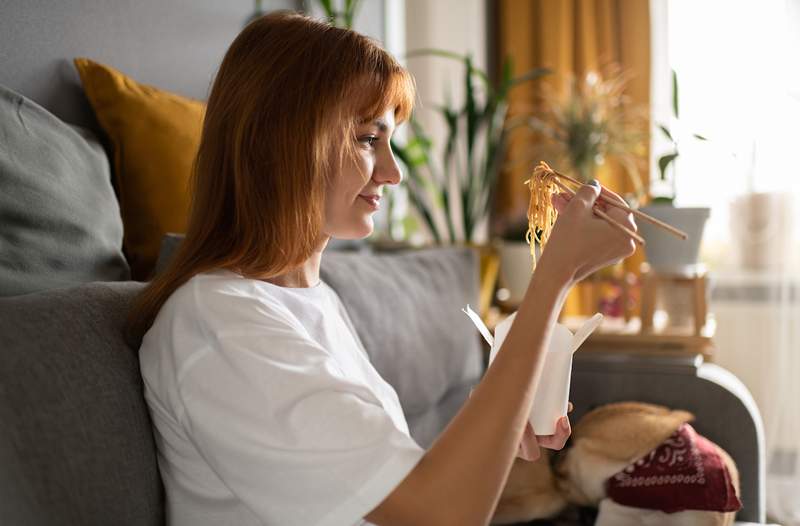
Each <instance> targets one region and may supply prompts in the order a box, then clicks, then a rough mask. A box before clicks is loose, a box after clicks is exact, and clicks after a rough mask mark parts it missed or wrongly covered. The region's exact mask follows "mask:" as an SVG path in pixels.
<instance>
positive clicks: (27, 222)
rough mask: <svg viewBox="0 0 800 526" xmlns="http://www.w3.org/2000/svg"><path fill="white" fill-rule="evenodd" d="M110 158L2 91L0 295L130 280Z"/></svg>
mask: <svg viewBox="0 0 800 526" xmlns="http://www.w3.org/2000/svg"><path fill="white" fill-rule="evenodd" d="M109 173H110V172H109V164H108V158H107V157H106V154H105V152H104V151H103V148H102V146H101V145H100V144H99V143H98V142H97V141H95V140H93V139H92V138H90V136H89V133H88V132H86V131H83V130H81V129H79V128H73V127H70V126H69V125H67V124H66V123H64V122H62V121H61V120H59V119H58V118H57V117H55V116H54V115H52V114H51V113H49V112H48V111H47V110H45V109H44V108H42V107H41V106H39V105H38V104H36V103H34V102H33V101H31V100H29V99H27V98H25V97H23V96H21V95H19V94H17V93H15V92H13V91H11V90H9V89H7V88H5V87H3V86H0V296H14V295H18V294H26V293H29V292H34V291H38V290H44V289H51V288H57V287H64V286H69V285H73V284H77V283H83V282H89V281H118V280H125V279H128V278H129V275H130V272H129V270H128V264H127V263H126V261H125V258H124V256H123V254H122V220H121V219H120V214H119V205H118V204H117V199H116V197H115V195H114V190H113V189H112V187H111V180H110V175H109Z"/></svg>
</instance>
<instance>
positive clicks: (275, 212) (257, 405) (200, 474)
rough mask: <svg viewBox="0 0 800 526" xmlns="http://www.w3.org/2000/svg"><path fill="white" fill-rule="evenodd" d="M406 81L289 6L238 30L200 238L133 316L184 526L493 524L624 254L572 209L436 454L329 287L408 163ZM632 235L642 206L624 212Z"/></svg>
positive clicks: (588, 192)
mask: <svg viewBox="0 0 800 526" xmlns="http://www.w3.org/2000/svg"><path fill="white" fill-rule="evenodd" d="M413 96H414V90H413V82H412V79H411V78H410V76H409V74H408V72H406V71H405V70H404V69H403V68H402V67H400V66H399V65H398V64H397V63H396V62H395V61H394V60H393V59H392V58H391V57H390V56H389V55H388V54H387V53H386V52H385V51H383V50H382V49H381V48H380V47H379V46H378V45H376V44H375V43H374V42H372V41H370V40H369V39H367V38H365V37H363V36H361V35H359V34H357V33H355V32H353V31H348V30H344V29H338V28H334V27H331V26H329V25H326V24H324V23H321V22H317V21H313V20H311V19H308V18H305V17H303V16H300V15H294V14H286V13H283V14H274V15H269V16H266V17H263V18H261V19H259V20H256V21H255V22H253V23H252V24H250V25H249V26H248V27H247V28H245V29H244V31H243V32H242V33H241V34H240V35H239V36H238V37H237V38H236V40H235V41H234V42H233V44H232V45H231V47H230V49H229V50H228V52H227V54H226V56H225V58H224V60H223V62H222V65H221V66H220V69H219V72H218V74H217V77H216V80H215V82H214V85H213V87H212V90H211V94H210V97H209V101H208V109H207V113H206V117H205V123H204V127H203V136H202V141H201V145H200V149H199V152H198V156H197V162H196V166H195V178H194V189H193V190H194V191H193V199H194V201H193V207H192V213H191V219H190V223H189V227H188V232H187V234H186V239H185V241H184V242H183V244H182V245H181V248H180V249H179V251H178V253H177V254H176V256H175V257H174V258H173V261H172V262H171V264H170V266H169V267H168V269H167V270H166V271H165V272H163V273H162V274H160V275H159V276H157V277H156V278H155V279H154V280H153V281H152V282H151V283H150V284H149V285H148V287H147V288H146V289H145V290H144V291H143V293H142V294H141V296H140V297H139V298H138V301H137V303H136V305H135V306H134V309H133V311H132V312H131V317H130V326H131V329H132V330H133V331H134V333H135V334H138V335H144V336H143V341H142V345H141V349H140V360H141V370H142V375H143V378H144V383H145V394H146V397H147V401H148V404H149V407H150V411H151V415H152V419H153V424H154V427H155V437H156V443H157V446H158V452H159V467H160V470H161V474H162V477H163V480H164V485H165V489H166V498H167V512H168V521H169V522H170V523H172V524H186V525H204V524H209V525H210V524H237V525H247V524H253V525H255V524H274V525H280V526H285V525H295V524H296V525H304V526H309V525H350V524H360V523H361V522H362V520H367V521H369V522H371V523H375V524H381V525H384V524H385V525H415V526H420V525H426V524H432V525H444V524H459V525H465V524H486V523H488V522H489V520H490V519H491V517H492V513H493V510H494V508H495V506H496V504H497V501H498V498H499V496H500V493H501V490H502V488H503V485H504V482H505V480H506V477H507V476H508V473H509V470H510V469H511V464H512V462H513V460H514V457H515V455H517V454H518V452H519V450H520V444H521V443H522V444H523V445H524V446H525V447H524V448H523V449H524V450H525V451H527V453H528V455H529V456H533V457H535V456H536V455H537V453H538V446H539V445H542V446H544V447H551V448H560V447H562V446H563V444H564V441H565V440H566V438H567V437H568V435H569V432H570V431H569V423H568V421H567V419H566V418H564V419H562V421H561V422H560V425H559V430H558V432H557V433H556V434H555V435H553V436H548V437H535V436H534V435H533V433H532V432H528V433H526V435H525V436H526V438H524V439H523V434H524V432H525V430H526V421H527V415H528V414H529V412H530V408H531V405H532V404H534V403H536V401H535V400H534V399H533V393H534V389H535V386H536V383H537V378H538V375H539V371H540V368H541V363H542V357H543V350H544V349H545V348H546V345H547V342H548V340H549V338H550V333H551V329H552V327H553V324H554V322H555V319H556V316H557V313H558V311H559V309H560V307H561V305H562V302H563V300H564V296H565V294H566V293H567V290H568V289H569V287H570V286H571V285H572V284H573V283H574V282H575V281H576V280H578V279H580V278H581V277H583V276H585V275H587V274H588V273H590V272H592V271H593V270H595V269H597V268H599V267H602V266H604V265H607V264H609V263H611V262H613V261H616V260H619V259H620V258H622V257H625V256H627V255H629V254H630V253H631V252H632V251H633V249H634V247H633V245H632V242H631V241H630V240H629V239H627V238H626V237H625V236H624V235H621V234H619V233H618V232H617V231H616V230H614V229H612V228H610V227H609V226H608V225H607V224H606V223H605V222H604V221H602V220H599V219H597V218H596V217H594V216H593V214H592V206H593V204H594V201H595V199H596V197H597V195H598V192H599V185H594V186H591V185H587V186H585V187H584V188H582V189H581V190H580V192H578V194H577V196H576V197H575V198H573V199H572V200H571V201H569V202H567V201H566V200H565V199H564V198H562V197H557V198H556V199H555V204H556V206H557V207H558V209H559V211H560V216H559V219H558V222H557V224H556V227H555V229H554V231H553V234H552V236H551V238H550V242H549V245H548V248H547V251H546V252H545V254H544V255H543V256H542V258H541V260H540V262H539V264H538V268H537V270H536V273H535V275H534V276H533V279H532V281H531V284H530V287H529V289H528V292H527V294H526V296H525V299H524V301H523V303H522V305H521V307H520V309H519V312H518V314H517V318H516V322H515V324H514V326H513V328H512V329H511V332H510V334H509V335H508V337H507V339H506V341H505V343H504V344H503V349H502V351H501V352H500V354H499V356H498V357H497V359H496V360H495V362H494V364H493V366H492V367H491V369H490V370H489V371H488V372H487V373H486V375H485V377H484V378H483V380H482V381H481V382H480V384H479V385H478V386H477V387H476V388H475V390H474V392H473V394H472V396H471V397H470V399H469V400H468V401H466V402H465V404H464V406H463V408H462V409H461V410H460V412H459V413H458V414H457V416H456V417H455V418H454V419H453V421H452V422H451V423H450V425H449V426H448V427H447V428H446V429H445V430H444V431H443V433H442V434H441V436H440V437H439V438H438V439H437V440H436V442H435V443H434V444H433V445H432V447H431V448H430V449H429V450H428V451H423V450H422V449H421V448H420V447H419V446H418V445H417V444H416V443H415V442H414V441H413V440H412V439H411V438H410V437H409V435H408V427H407V425H406V422H405V419H404V416H403V412H402V410H401V408H400V405H399V403H398V400H397V396H396V394H395V392H394V390H393V389H392V388H391V387H390V386H389V385H388V384H387V383H386V382H384V381H383V380H382V379H381V378H380V376H379V375H378V373H377V372H376V371H375V369H374V368H373V367H372V365H371V364H370V363H369V361H368V358H367V357H366V354H365V352H364V350H363V348H362V347H361V344H360V342H359V340H358V337H357V336H356V334H355V332H354V331H353V327H352V324H351V323H350V320H349V319H348V316H347V313H346V312H345V310H344V308H343V307H342V304H341V302H340V301H339V299H338V298H337V296H336V294H335V293H334V292H333V290H332V289H330V288H329V287H328V286H327V285H326V284H324V283H322V282H321V281H320V279H319V267H320V259H321V257H322V254H323V250H324V248H325V245H326V243H327V242H328V240H329V239H331V238H332V237H337V238H345V239H353V238H362V237H364V236H367V235H368V234H369V233H370V232H371V231H372V228H373V223H372V215H373V213H374V212H375V211H376V210H377V208H378V205H379V202H380V199H381V194H382V192H383V191H384V189H385V187H386V186H387V185H394V184H397V183H398V182H399V181H400V178H401V174H400V169H399V168H398V166H397V164H396V163H395V160H394V158H393V156H392V152H391V149H390V146H389V139H390V137H391V135H392V133H393V131H394V130H395V128H396V126H397V125H398V123H399V122H401V121H402V120H403V119H405V118H406V117H407V116H408V114H409V112H410V110H411V105H412V101H413ZM608 213H609V214H611V215H613V216H615V218H616V219H617V220H618V221H623V222H626V221H627V223H628V224H629V226H630V227H631V228H635V225H634V223H633V220H632V218H630V217H627V216H626V215H625V214H623V213H620V212H619V211H618V210H617V209H610V210H608Z"/></svg>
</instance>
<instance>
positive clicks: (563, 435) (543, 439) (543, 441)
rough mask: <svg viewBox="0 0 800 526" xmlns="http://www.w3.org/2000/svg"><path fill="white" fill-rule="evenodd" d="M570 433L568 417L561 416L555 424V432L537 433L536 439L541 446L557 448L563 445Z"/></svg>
mask: <svg viewBox="0 0 800 526" xmlns="http://www.w3.org/2000/svg"><path fill="white" fill-rule="evenodd" d="M571 433H572V428H571V427H570V424H569V418H568V417H566V416H562V417H561V418H560V419H559V420H558V424H556V432H555V433H554V434H552V435H537V437H536V441H537V442H538V444H539V445H540V446H541V447H544V448H547V449H556V450H558V449H562V448H563V447H564V445H565V444H566V443H567V439H569V436H570V434H571Z"/></svg>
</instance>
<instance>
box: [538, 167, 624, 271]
mask: <svg viewBox="0 0 800 526" xmlns="http://www.w3.org/2000/svg"><path fill="white" fill-rule="evenodd" d="M594 183H595V184H597V186H595V185H594V184H587V185H583V186H582V187H581V188H580V190H578V192H577V193H576V194H575V195H574V196H573V197H572V198H571V199H570V198H569V196H568V195H566V194H554V195H553V206H555V208H556V210H557V211H558V219H557V220H556V224H555V226H554V227H553V231H552V233H551V234H550V239H549V240H548V243H547V246H546V247H545V249H544V252H543V254H542V256H541V259H540V265H542V266H545V267H549V268H550V269H551V270H552V271H554V272H567V279H570V280H571V282H572V283H574V282H577V281H580V280H581V279H583V278H585V277H586V276H588V275H589V274H591V273H592V272H594V271H596V270H598V269H600V268H602V267H605V266H607V265H610V264H612V263H615V262H617V261H619V260H621V259H624V258H626V257H628V256H630V255H631V254H633V252H634V251H635V250H636V244H635V242H634V241H633V240H632V239H631V238H630V237H629V236H627V235H625V234H624V233H622V232H620V231H619V230H617V229H615V228H613V227H612V226H611V225H609V224H608V223H607V222H606V221H605V220H604V219H601V218H600V217H598V216H596V215H595V214H594V213H593V212H592V207H593V206H594V205H595V201H597V197H598V196H599V195H600V191H601V187H600V185H599V183H596V182H594ZM603 193H604V197H607V198H609V199H617V200H619V201H620V202H621V203H623V204H624V203H625V201H623V200H622V198H621V197H619V196H618V195H617V194H615V193H613V192H610V191H609V190H607V189H606V190H605V191H604V192H603ZM597 207H598V208H600V209H601V210H603V211H604V212H605V213H606V214H608V215H609V216H610V217H611V218H612V219H613V220H614V221H616V222H618V223H620V224H622V225H625V226H627V227H628V228H629V229H631V230H633V231H634V232H635V231H636V223H635V222H634V220H633V216H632V214H630V213H628V212H625V211H624V210H621V209H619V208H616V207H611V206H607V205H605V204H603V203H602V201H601V202H600V203H598V204H597Z"/></svg>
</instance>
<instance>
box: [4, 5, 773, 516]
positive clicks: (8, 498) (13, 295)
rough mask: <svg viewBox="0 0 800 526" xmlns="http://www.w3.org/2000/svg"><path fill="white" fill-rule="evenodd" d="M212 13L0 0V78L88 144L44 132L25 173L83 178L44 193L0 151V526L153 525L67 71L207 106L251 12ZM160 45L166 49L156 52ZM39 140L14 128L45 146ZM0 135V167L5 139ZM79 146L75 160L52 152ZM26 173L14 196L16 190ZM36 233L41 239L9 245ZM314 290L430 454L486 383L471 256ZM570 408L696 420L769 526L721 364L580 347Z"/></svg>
mask: <svg viewBox="0 0 800 526" xmlns="http://www.w3.org/2000/svg"><path fill="white" fill-rule="evenodd" d="M287 3H289V2H287ZM223 4H226V3H219V2H215V1H214V0H192V1H191V2H182V3H181V2H176V3H164V2H160V1H158V0H143V1H141V2H136V3H135V7H133V6H134V4H131V3H125V2H103V3H97V2H92V1H90V0H67V1H64V2H59V3H57V5H56V4H53V5H49V6H47V5H45V3H41V4H39V3H31V2H26V1H24V0H12V1H10V2H7V3H5V4H4V8H3V17H0V47H2V48H3V49H5V50H10V51H9V52H8V53H6V54H4V55H2V56H0V84H4V85H6V86H8V87H10V88H12V89H13V90H15V91H17V92H19V93H21V94H22V95H25V96H27V97H30V98H32V99H33V100H35V101H36V102H38V103H39V104H41V105H42V108H43V109H42V111H39V110H35V111H34V113H36V114H37V115H38V116H39V117H41V119H43V121H42V122H44V123H45V124H47V123H48V122H50V123H52V122H54V119H55V118H59V119H63V120H64V121H66V122H68V123H70V124H79V125H81V126H83V127H84V128H88V129H89V131H87V130H85V129H83V128H81V129H72V131H70V130H69V129H67V125H66V124H58V123H56V124H55V125H54V126H55V127H56V128H58V130H57V134H58V137H59V138H60V139H59V140H58V141H54V140H50V139H49V138H51V137H52V136H50V135H47V136H46V137H44V138H42V137H40V138H41V139H42V142H43V143H46V144H47V147H48V148H49V150H48V149H47V148H44V147H40V146H37V147H36V148H33V149H32V151H31V152H29V153H30V154H31V155H33V156H36V157H38V159H37V162H38V161H41V163H40V164H38V165H37V170H36V174H37V175H41V174H42V173H47V174H50V175H52V174H53V170H58V169H60V168H61V165H60V164H55V163H53V162H49V161H52V160H53V159H56V160H58V161H59V162H60V163H61V162H69V163H72V166H73V168H75V166H77V167H78V168H75V169H74V170H72V171H71V172H69V173H66V174H63V173H58V174H57V175H59V177H61V176H64V177H63V178H61V179H59V181H60V184H61V186H57V187H56V186H54V185H49V186H46V187H44V188H46V189H47V191H48V192H49V193H47V194H46V195H45V194H43V193H42V192H40V191H38V190H37V191H30V192H28V193H25V194H23V193H22V192H21V191H20V192H19V193H17V192H8V191H6V192H5V193H4V190H7V187H4V186H3V184H5V182H6V181H8V180H9V178H8V177H6V175H7V174H8V173H9V172H7V171H6V169H7V168H8V165H7V164H3V163H12V164H13V162H14V161H15V156H14V155H6V157H3V156H2V155H0V216H2V218H3V222H2V223H0V263H1V264H0V270H1V271H2V272H0V289H2V290H4V291H5V292H4V294H5V295H7V296H8V297H5V298H0V422H2V427H0V466H2V469H1V470H0V524H4V525H5V524H8V525H25V526H27V525H39V524H42V525H44V524H75V525H94V524H97V525H100V524H119V525H147V524H163V522H164V507H163V499H164V496H163V490H162V487H161V482H160V479H159V475H158V470H157V465H156V456H155V449H154V443H153V437H152V434H151V430H150V422H149V417H148V413H147V407H146V404H145V402H144V399H143V397H142V383H141V378H140V376H139V370H138V363H137V355H136V349H137V346H138V342H133V341H126V340H125V339H124V338H123V333H122V330H121V328H122V323H123V319H124V316H125V313H126V310H127V308H128V305H129V304H130V301H131V299H132V298H133V296H134V295H135V294H136V293H137V292H138V291H139V290H141V288H142V286H143V285H142V283H140V282H137V281H131V280H130V278H129V276H130V274H129V270H128V264H127V262H126V261H125V259H124V257H123V256H124V255H123V252H122V250H121V246H120V245H121V233H122V225H121V223H120V222H119V209H118V208H117V203H116V202H115V200H114V195H115V192H114V189H112V188H111V183H110V180H111V177H110V173H111V167H110V163H109V161H108V159H107V158H106V157H105V153H104V150H105V151H107V152H109V153H110V148H109V144H108V142H107V139H108V138H107V137H105V136H104V135H103V133H102V130H100V129H99V127H98V125H97V121H96V119H95V117H94V114H93V113H92V111H91V108H89V106H88V104H87V101H86V98H85V97H84V95H83V92H82V90H81V87H80V85H79V83H78V79H77V75H76V73H75V71H74V69H73V68H72V66H71V64H70V60H71V58H72V57H74V56H80V55H92V56H96V57H97V58H98V59H102V60H104V61H106V62H108V63H111V64H115V65H116V66H118V67H121V68H123V69H124V70H125V71H126V72H130V73H132V74H134V75H135V76H136V77H137V78H139V79H141V80H144V81H147V82H152V83H155V84H159V85H162V86H164V87H167V88H171V89H174V90H176V91H181V92H185V93H187V94H189V95H193V96H195V97H197V98H202V96H203V94H204V93H205V90H206V89H207V84H208V80H207V79H208V78H209V75H210V72H212V71H213V68H214V65H215V64H216V62H217V61H218V60H219V56H220V55H221V53H222V50H224V46H225V45H227V42H229V41H230V38H232V36H233V34H234V33H235V31H236V30H237V29H238V28H239V27H240V26H241V21H242V20H243V19H244V17H245V16H246V14H247V9H246V8H243V7H242V6H239V7H236V8H227V7H222V5H223ZM287 7H288V6H287ZM237 9H238V10H239V11H237ZM181 17H182V18H181ZM175 20H178V21H179V22H180V23H173V21H175ZM76 28H77V29H76ZM89 28H92V30H89ZM152 34H158V35H159V36H160V37H163V38H166V39H167V41H169V42H172V43H174V44H177V45H174V46H171V47H169V48H167V49H165V48H164V44H163V41H162V40H161V39H153V38H150V37H149V35H152ZM200 36H202V38H200ZM187 43H194V44H195V45H194V46H191V45H185V44H187ZM198 46H200V49H201V50H203V52H202V53H199V52H198ZM145 57H146V59H145ZM177 64H179V65H180V67H175V66H174V65H177ZM20 107H22V106H20ZM45 110H46V111H45ZM46 112H52V113H53V115H54V116H55V117H52V116H48V115H46V114H45V113H46ZM9 115H10V116H9V117H7V119H9V120H16V119H17V118H18V117H19V116H20V115H22V114H21V113H16V114H15V113H14V112H11V113H10V114H9ZM39 117H36V118H37V119H38V118H39ZM51 117H52V118H51ZM28 122H30V121H28ZM37 122H38V121H37ZM1 124H2V123H0V125H1ZM51 128H52V127H51ZM51 128H48V127H47V126H45V127H44V128H42V129H41V130H39V128H33V127H30V126H29V127H27V128H26V130H27V131H32V130H33V131H37V130H39V131H42V133H45V134H48V133H50V131H48V130H51ZM91 132H94V133H95V134H96V135H98V136H99V137H100V142H101V143H103V144H102V145H101V144H100V143H99V142H98V141H96V140H94V139H91V135H92V133H91ZM3 137H4V142H3V143H0V154H2V153H3V152H4V150H3V146H6V145H7V144H9V143H7V142H6V141H7V136H6V135H3ZM81 137H83V138H84V139H86V142H85V143H84V142H82V139H81ZM77 144H81V145H82V146H80V148H82V149H83V150H82V152H83V153H81V155H78V156H76V157H75V158H70V159H67V157H70V156H69V155H67V157H64V153H65V152H69V151H71V148H73V147H74V146H75V145H77ZM103 146H105V148H103ZM47 151H49V152H51V153H52V154H53V156H50V157H48V155H46V154H47ZM6 153H8V152H7V151H6ZM12 153H13V152H12ZM65 159H67V160H66V161H65ZM89 165H91V166H92V168H91V170H89V171H91V174H88V175H87V169H85V168H86V167H88V166H89ZM16 175H17V176H19V177H23V176H25V175H26V174H25V173H24V172H22V173H20V172H18V173H17V174H16ZM19 177H17V179H15V180H14V181H15V182H14V184H17V185H19V183H20V181H22V183H23V184H24V183H25V181H24V179H22V180H21V179H20V178H19ZM4 178H5V179H4ZM15 188H19V186H16V187H15ZM56 188H60V189H61V190H58V191H57V190H56ZM117 190H118V189H117ZM88 192H91V196H92V197H91V199H87V200H85V201H79V202H77V203H76V201H74V200H73V201H72V202H71V205H72V206H71V208H68V207H65V206H63V203H62V201H61V200H60V199H61V198H62V197H64V196H65V195H67V194H70V195H72V194H76V195H79V196H86V195H89V194H88ZM23 195H24V197H25V199H20V196H23ZM73 197H74V196H73ZM84 208H85V209H84ZM9 210H11V212H13V213H10V212H9ZM31 212H36V214H31ZM115 214H116V216H115ZM34 215H35V217H33V216H34ZM32 218H33V219H32ZM33 223H35V224H36V225H37V226H38V227H40V228H39V229H38V231H37V237H31V236H28V235H27V233H26V235H18V234H16V233H12V234H13V235H6V234H8V232H9V229H11V228H12V227H14V228H16V227H19V228H21V229H24V228H27V227H29V226H30V225H31V224H33ZM20 231H23V230H20ZM17 232H18V231H17ZM26 232H27V231H26ZM4 235H6V236H5V237H3V236H4ZM26 243H27V245H26ZM34 245H35V247H34ZM34 253H35V254H36V255H37V258H34V257H33V254H34ZM34 259H35V263H36V264H35V265H33V270H32V272H29V271H31V269H30V268H28V269H23V270H25V271H26V272H27V274H25V277H24V279H23V278H22V277H17V275H16V274H15V272H17V271H19V269H20V268H21V267H22V266H25V265H26V264H30V262H31V261H33V260H34ZM323 279H325V280H326V281H327V282H328V283H330V284H331V286H333V288H334V289H335V290H337V292H338V293H339V294H340V296H341V297H342V300H343V302H344V304H345V306H346V307H347V309H348V310H349V312H350V314H351V318H352V319H353V321H354V324H355V326H356V330H357V331H358V332H359V334H360V336H361V338H362V340H363V341H364V344H365V347H366V348H367V351H368V352H369V353H370V357H371V359H372V360H373V362H374V363H375V365H376V367H377V368H378V370H379V371H380V372H381V374H383V375H384V376H385V377H386V379H387V380H388V381H389V382H390V383H391V384H392V385H393V386H394V387H395V389H396V390H397V391H398V395H399V396H400V400H401V403H402V404H403V407H404V410H405V411H406V413H407V416H408V420H409V425H410V429H411V432H412V434H413V435H414V437H415V438H416V439H417V440H418V441H419V442H420V443H421V444H422V445H429V444H430V443H431V442H432V441H433V439H434V438H435V436H436V435H437V434H438V433H439V432H440V431H441V429H442V428H443V426H444V425H445V424H446V423H447V421H448V420H449V418H450V417H452V415H453V414H454V413H455V411H456V410H457V409H458V407H459V406H460V404H461V403H462V402H463V400H464V399H465V397H466V395H467V393H468V391H469V388H470V387H471V386H472V385H473V384H474V383H475V382H476V381H478V379H479V378H480V375H481V373H482V360H481V358H482V351H481V347H480V345H481V344H480V342H479V340H478V336H477V334H476V332H475V331H474V329H472V326H471V324H470V322H469V321H468V319H467V318H466V317H465V316H463V314H461V312H460V308H461V307H463V306H464V305H465V304H466V303H471V304H473V305H474V304H476V303H477V282H478V277H477V263H476V256H475V254H474V253H473V252H472V250H469V249H463V248H452V249H438V250H427V251H413V252H404V253H392V254H376V253H371V252H363V251H360V252H336V253H333V252H332V253H330V254H328V255H327V256H326V258H325V262H324V264H323ZM366 291H369V293H367V292H366ZM0 292H2V291H0ZM0 295H3V294H0ZM571 399H572V400H573V402H574V403H575V413H574V414H573V419H577V418H580V416H581V415H582V414H584V413H585V412H586V411H587V410H589V409H590V408H592V407H594V406H596V405H599V404H603V403H607V402H613V401H620V400H631V399H635V400H642V401H646V402H652V403H659V404H664V405H668V406H671V407H675V408H684V409H687V410H689V411H692V412H693V413H695V415H697V422H696V426H695V427H696V428H697V430H698V431H699V432H700V433H702V434H705V435H706V436H708V437H709V438H710V439H711V440H713V441H715V442H717V443H718V444H719V445H720V446H722V447H723V448H725V449H726V450H727V451H728V452H729V453H730V454H731V456H732V457H733V458H734V460H735V461H736V462H737V464H738V467H739V470H740V472H741V478H742V495H741V497H742V502H743V506H744V507H743V509H742V510H741V511H740V512H739V514H738V519H739V520H742V521H753V522H763V520H764V483H765V477H764V445H763V430H762V428H761V423H760V418H759V416H758V412H757V410H756V408H755V405H754V403H753V400H752V398H751V397H750V395H749V393H748V392H747V390H746V389H745V388H744V386H743V385H742V384H741V382H739V381H738V380H737V379H736V378H735V377H733V376H732V375H731V374H730V373H728V372H727V371H725V370H723V369H721V368H720V367H717V366H715V365H713V364H707V363H703V362H702V361H701V360H692V359H680V358H658V359H655V358H641V357H639V358H636V357H633V356H631V355H628V354H615V353H608V354H592V355H589V354H587V355H582V354H581V353H578V355H577V356H576V360H575V364H574V373H573V382H572V392H571Z"/></svg>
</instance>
